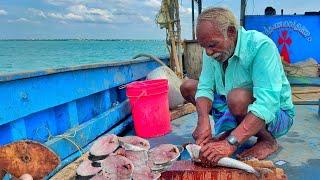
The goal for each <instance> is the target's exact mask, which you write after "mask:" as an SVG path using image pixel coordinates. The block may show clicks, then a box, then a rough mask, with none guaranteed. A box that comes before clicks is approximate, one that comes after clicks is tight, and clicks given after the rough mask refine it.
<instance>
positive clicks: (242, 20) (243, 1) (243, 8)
mask: <svg viewBox="0 0 320 180" xmlns="http://www.w3.org/2000/svg"><path fill="white" fill-rule="evenodd" d="M246 5H247V0H241V11H240V25H241V26H242V27H244V26H245V15H246Z"/></svg>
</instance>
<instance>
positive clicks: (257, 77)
mask: <svg viewBox="0 0 320 180" xmlns="http://www.w3.org/2000/svg"><path fill="white" fill-rule="evenodd" d="M203 54H204V56H203V65H202V71H201V75H200V78H199V84H198V89H197V93H196V98H198V97H207V98H209V99H210V100H211V101H213V94H214V93H217V94H221V95H227V94H228V93H229V92H230V91H231V90H232V89H233V88H246V89H249V90H251V91H252V92H253V96H254V98H255V99H256V100H255V101H254V102H253V104H250V105H249V107H248V112H251V113H253V114H254V115H255V116H257V117H259V118H260V119H263V120H264V121H265V122H266V124H268V123H270V122H272V121H273V120H274V119H275V114H276V112H277V111H279V110H280V109H282V110H285V111H287V112H288V114H289V116H290V117H292V118H293V116H294V115H295V110H294V106H293V103H292V97H291V87H290V84H289V82H288V80H287V77H286V75H285V72H284V70H283V66H282V63H281V59H280V55H279V52H278V49H277V47H276V45H275V44H274V42H273V41H272V40H271V39H270V38H269V37H267V36H266V35H264V34H262V33H260V32H258V31H254V30H250V31H246V30H245V29H244V28H239V29H238V39H237V45H236V48H235V51H234V54H233V56H232V57H231V58H229V59H228V67H227V69H226V71H225V73H224V72H223V68H222V63H221V62H218V61H216V60H214V59H213V58H212V57H209V56H207V55H206V54H205V53H203ZM222 78H225V85H224V84H223V80H222ZM215 108H217V109H218V110H223V109H226V108H227V107H226V105H223V107H215Z"/></svg>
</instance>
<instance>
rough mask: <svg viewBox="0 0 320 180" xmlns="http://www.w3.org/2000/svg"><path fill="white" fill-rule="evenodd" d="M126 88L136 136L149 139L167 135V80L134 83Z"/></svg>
mask: <svg viewBox="0 0 320 180" xmlns="http://www.w3.org/2000/svg"><path fill="white" fill-rule="evenodd" d="M126 87H127V96H128V98H129V102H130V105H131V109H132V118H133V123H134V129H135V132H136V134H137V135H138V136H140V137H144V138H151V137H157V136H162V135H165V134H167V133H169V132H170V131H171V126H170V111H169V99H168V90H169V86H168V80H166V79H157V80H146V81H136V82H133V83H130V84H128V85H127V86H126Z"/></svg>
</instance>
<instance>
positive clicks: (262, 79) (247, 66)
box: [180, 8, 295, 163]
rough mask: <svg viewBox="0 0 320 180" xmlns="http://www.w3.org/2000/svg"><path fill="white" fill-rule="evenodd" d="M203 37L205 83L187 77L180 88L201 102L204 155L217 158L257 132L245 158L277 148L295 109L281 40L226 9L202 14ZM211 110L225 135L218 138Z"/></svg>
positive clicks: (198, 135) (199, 134) (198, 131)
mask: <svg viewBox="0 0 320 180" xmlns="http://www.w3.org/2000/svg"><path fill="white" fill-rule="evenodd" d="M197 38H198V42H199V44H200V45H201V46H202V47H203V48H204V49H205V51H206V55H207V56H206V55H204V57H203V66H202V72H201V75H200V78H199V82H198V81H196V80H187V81H185V82H184V83H183V84H182V85H181V87H180V90H181V93H182V95H183V97H184V98H185V99H186V100H187V101H189V102H191V103H193V104H194V105H196V107H197V112H198V124H197V127H196V128H195V130H194V132H193V134H192V135H193V137H194V139H195V140H196V143H197V144H199V145H200V146H202V148H201V153H200V156H201V158H202V159H203V160H205V161H208V162H211V163H216V162H218V160H219V159H220V158H222V157H225V156H231V155H232V154H233V153H234V152H235V151H236V149H237V147H238V146H239V145H240V144H242V143H243V142H245V141H246V140H248V139H249V138H250V137H251V136H256V137H257V142H256V144H255V145H254V146H253V147H251V148H250V149H247V150H245V151H244V152H242V153H241V154H240V155H239V158H243V159H245V158H250V157H255V158H258V159H264V158H266V157H267V156H268V155H270V154H272V153H273V152H275V151H277V149H278V145H277V141H276V138H278V137H280V136H282V135H284V134H286V133H287V132H288V130H289V129H290V127H291V126H292V124H293V117H294V114H295V111H294V106H293V104H292V98H291V88H290V84H289V82H288V80H287V78H286V76H285V73H284V70H283V66H282V63H281V60H280V55H279V53H278V49H277V47H276V45H275V44H274V43H273V41H272V40H271V39H270V38H268V37H267V36H265V35H264V34H262V33H260V32H257V31H246V30H245V29H243V28H241V27H238V26H237V23H236V18H235V16H234V15H233V13H232V12H231V11H229V10H228V9H224V8H210V9H207V10H205V11H203V12H202V13H201V14H200V15H199V17H198V22H197ZM209 113H212V116H213V119H214V121H215V124H214V129H215V134H216V135H220V136H219V137H215V138H212V134H211V132H212V131H211V125H210V122H209Z"/></svg>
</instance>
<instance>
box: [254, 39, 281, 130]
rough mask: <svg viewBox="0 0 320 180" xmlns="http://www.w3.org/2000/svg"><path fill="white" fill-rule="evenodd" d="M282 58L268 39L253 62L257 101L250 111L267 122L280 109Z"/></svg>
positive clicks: (272, 118)
mask: <svg viewBox="0 0 320 180" xmlns="http://www.w3.org/2000/svg"><path fill="white" fill-rule="evenodd" d="M280 63H281V60H280V56H279V54H278V49H277V47H276V46H275V44H274V43H273V42H269V41H266V42H264V43H263V44H262V45H261V47H260V48H259V49H258V52H257V54H256V57H255V58H254V59H253V63H252V81H253V96H254V98H255V101H254V103H253V104H250V105H249V107H248V112H251V113H253V114H254V115H255V116H257V117H259V118H260V119H262V120H264V121H265V123H266V124H268V123H270V122H271V121H273V120H274V119H275V113H276V111H278V110H279V109H280V91H281V87H282V81H281V64H280Z"/></svg>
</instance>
